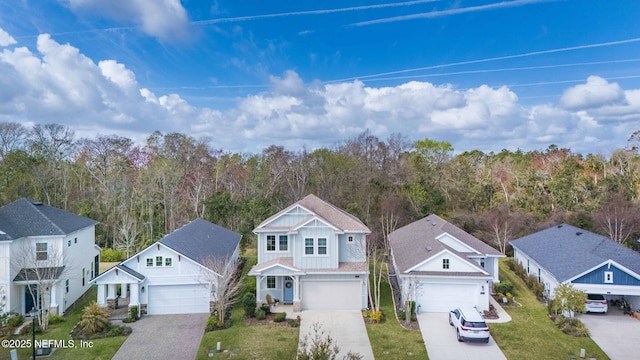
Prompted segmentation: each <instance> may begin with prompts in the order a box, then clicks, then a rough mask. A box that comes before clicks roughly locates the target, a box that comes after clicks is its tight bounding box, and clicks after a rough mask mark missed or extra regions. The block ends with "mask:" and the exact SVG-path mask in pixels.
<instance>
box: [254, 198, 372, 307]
mask: <svg viewBox="0 0 640 360" xmlns="http://www.w3.org/2000/svg"><path fill="white" fill-rule="evenodd" d="M253 232H254V233H255V234H257V235H258V263H257V264H256V265H255V266H254V267H253V268H252V269H251V270H250V271H249V275H251V276H255V277H256V297H257V300H258V302H260V303H266V301H267V295H269V296H270V297H271V298H272V299H278V300H280V301H281V302H282V303H284V304H293V309H294V311H296V312H297V311H301V310H361V309H363V308H366V307H367V303H368V281H369V280H368V279H369V267H368V265H367V258H366V251H367V249H366V243H367V238H366V237H367V234H369V233H370V232H371V231H370V230H369V228H367V227H366V226H365V225H364V224H363V223H362V221H360V220H359V219H358V218H357V217H355V216H353V215H351V214H349V213H347V212H346V211H344V210H342V209H339V208H337V207H336V206H334V205H332V204H330V203H328V202H326V201H324V200H322V199H320V198H318V197H317V196H315V195H307V196H306V197H304V198H303V199H301V200H300V201H297V202H296V203H294V204H292V205H290V206H288V207H287V208H285V209H283V210H282V211H280V212H278V213H277V214H275V215H273V216H271V217H270V218H268V219H266V220H265V221H263V222H262V223H261V224H260V225H258V227H256V228H255V229H254V230H253Z"/></svg>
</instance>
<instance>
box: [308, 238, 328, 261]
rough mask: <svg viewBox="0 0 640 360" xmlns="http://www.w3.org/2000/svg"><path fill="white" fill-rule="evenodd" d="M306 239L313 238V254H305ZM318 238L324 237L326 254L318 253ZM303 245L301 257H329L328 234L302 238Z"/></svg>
mask: <svg viewBox="0 0 640 360" xmlns="http://www.w3.org/2000/svg"><path fill="white" fill-rule="evenodd" d="M307 239H313V254H307V251H306V250H307ZM318 239H326V240H327V245H326V246H325V248H326V249H327V253H326V254H318V248H319V247H318ZM303 241H304V242H303V246H302V256H303V257H329V237H328V236H318V237H311V236H309V237H305V238H303Z"/></svg>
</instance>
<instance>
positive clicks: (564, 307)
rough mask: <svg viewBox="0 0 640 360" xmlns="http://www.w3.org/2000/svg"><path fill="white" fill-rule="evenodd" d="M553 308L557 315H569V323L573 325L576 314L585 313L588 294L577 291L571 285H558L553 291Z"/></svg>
mask: <svg viewBox="0 0 640 360" xmlns="http://www.w3.org/2000/svg"><path fill="white" fill-rule="evenodd" d="M553 293H554V298H553V301H554V303H553V307H554V311H555V312H556V314H559V313H560V314H563V315H565V316H566V315H568V318H569V322H571V323H573V321H574V314H575V313H583V312H584V303H585V302H586V301H587V293H585V292H584V291H582V290H579V289H576V288H574V287H573V285H571V284H561V285H558V286H557V287H556V288H555V290H554V291H553Z"/></svg>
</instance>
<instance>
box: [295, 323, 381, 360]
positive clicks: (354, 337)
mask: <svg viewBox="0 0 640 360" xmlns="http://www.w3.org/2000/svg"><path fill="white" fill-rule="evenodd" d="M314 323H317V324H319V325H320V326H321V330H324V332H325V336H326V335H329V336H331V337H332V338H333V339H334V340H335V341H336V344H337V345H338V347H340V354H339V355H338V356H337V358H338V359H342V358H343V356H344V355H346V354H347V352H349V351H351V352H354V353H359V354H360V355H362V356H363V359H364V360H373V350H372V349H371V343H370V342H369V335H367V329H366V327H365V326H364V320H363V319H362V313H361V312H360V311H303V312H302V313H300V340H299V343H300V344H302V340H303V338H304V336H305V335H306V334H310V336H311V337H313V324H314Z"/></svg>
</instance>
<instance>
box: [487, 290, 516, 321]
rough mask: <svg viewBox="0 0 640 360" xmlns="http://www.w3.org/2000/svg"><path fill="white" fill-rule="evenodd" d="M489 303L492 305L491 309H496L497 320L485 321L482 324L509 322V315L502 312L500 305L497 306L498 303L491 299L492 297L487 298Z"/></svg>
mask: <svg viewBox="0 0 640 360" xmlns="http://www.w3.org/2000/svg"><path fill="white" fill-rule="evenodd" d="M489 303H490V304H491V305H493V307H494V308H495V309H496V312H497V313H498V318H497V319H485V321H484V322H487V323H506V322H509V321H511V316H510V315H509V314H507V312H506V311H504V309H503V308H502V306H500V304H498V302H497V301H496V300H495V299H494V298H493V296H489Z"/></svg>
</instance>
